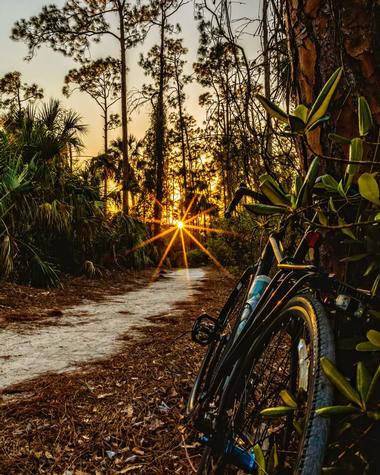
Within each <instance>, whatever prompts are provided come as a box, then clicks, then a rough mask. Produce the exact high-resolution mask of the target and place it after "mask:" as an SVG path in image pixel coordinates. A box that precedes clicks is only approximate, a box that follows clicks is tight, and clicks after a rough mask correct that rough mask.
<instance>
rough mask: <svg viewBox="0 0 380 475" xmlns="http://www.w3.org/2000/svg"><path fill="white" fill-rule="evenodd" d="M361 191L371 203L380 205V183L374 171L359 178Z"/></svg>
mask: <svg viewBox="0 0 380 475" xmlns="http://www.w3.org/2000/svg"><path fill="white" fill-rule="evenodd" d="M358 183H359V193H360V194H361V196H362V197H363V198H365V199H366V200H368V201H370V202H371V203H374V204H377V205H380V201H379V196H380V193H379V185H378V184H377V181H376V178H375V174H374V173H363V174H362V175H360V177H359V180H358Z"/></svg>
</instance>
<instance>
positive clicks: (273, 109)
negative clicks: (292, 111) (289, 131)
mask: <svg viewBox="0 0 380 475" xmlns="http://www.w3.org/2000/svg"><path fill="white" fill-rule="evenodd" d="M255 97H256V98H257V99H258V100H259V101H260V103H261V105H262V106H263V107H264V109H265V110H266V111H267V112H268V114H269V115H271V116H272V117H275V118H276V119H278V120H280V121H281V122H286V123H287V122H288V114H287V113H286V112H284V111H283V110H282V109H280V107H278V106H277V105H276V104H274V103H273V102H271V101H269V100H268V99H267V98H265V97H264V96H262V95H261V94H256V96H255Z"/></svg>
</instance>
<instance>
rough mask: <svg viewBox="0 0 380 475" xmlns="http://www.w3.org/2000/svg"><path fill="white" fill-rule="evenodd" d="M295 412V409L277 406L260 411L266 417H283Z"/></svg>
mask: <svg viewBox="0 0 380 475" xmlns="http://www.w3.org/2000/svg"><path fill="white" fill-rule="evenodd" d="M293 411H294V408H293V407H289V406H277V407H268V408H267V409H263V410H262V411H260V414H261V415H262V416H264V417H281V416H286V415H288V414H291V413H292V412H293Z"/></svg>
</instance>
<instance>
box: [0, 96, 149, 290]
mask: <svg viewBox="0 0 380 475" xmlns="http://www.w3.org/2000/svg"><path fill="white" fill-rule="evenodd" d="M83 132H84V128H83V125H82V124H81V120H80V118H79V117H78V116H77V115H76V114H74V113H72V112H70V111H65V110H64V109H63V108H62V107H61V105H60V104H59V103H58V102H57V101H51V102H50V103H49V104H47V105H45V106H44V107H43V108H42V109H40V110H34V109H30V108H29V109H27V110H25V111H24V112H23V114H21V116H20V115H11V116H9V117H8V120H7V129H6V130H4V131H2V132H1V133H0V217H1V220H0V272H1V275H2V277H3V278H5V279H9V278H13V279H15V280H18V281H22V282H28V283H31V284H32V285H36V286H57V285H59V272H62V271H63V272H72V273H78V272H84V273H86V274H87V275H97V274H99V272H100V268H99V267H100V266H106V265H110V264H112V263H119V264H123V265H126V266H130V267H131V266H133V267H137V266H142V265H146V264H147V263H148V262H149V257H148V254H147V251H145V250H143V249H141V250H139V251H137V252H135V253H133V254H129V253H128V251H129V250H130V249H131V248H133V247H134V246H136V245H137V244H139V243H140V242H142V241H143V240H144V239H145V238H146V235H147V231H146V228H145V225H143V224H141V223H139V222H137V221H136V220H133V219H132V218H126V217H123V216H122V215H116V216H114V217H112V219H111V218H110V219H106V218H105V216H104V213H103V202H102V198H101V195H100V180H99V179H98V177H97V169H96V168H94V167H90V168H85V169H82V170H77V171H76V170H72V169H71V167H70V163H69V157H68V147H69V146H73V147H79V146H80V143H81V142H80V134H82V133H83Z"/></svg>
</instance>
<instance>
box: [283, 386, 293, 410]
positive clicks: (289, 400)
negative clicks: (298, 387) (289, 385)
mask: <svg viewBox="0 0 380 475" xmlns="http://www.w3.org/2000/svg"><path fill="white" fill-rule="evenodd" d="M280 398H281V399H282V400H283V401H284V403H285V404H286V405H287V406H289V407H291V408H292V409H297V401H296V399H295V397H294V396H293V394H292V393H291V392H290V391H288V390H287V389H282V390H281V391H280Z"/></svg>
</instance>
